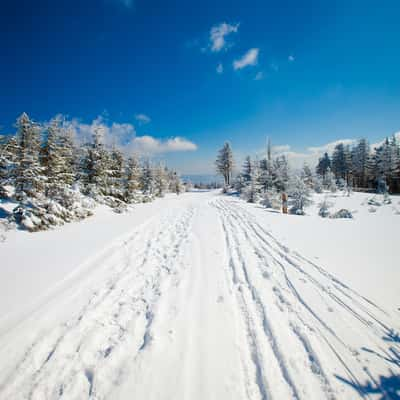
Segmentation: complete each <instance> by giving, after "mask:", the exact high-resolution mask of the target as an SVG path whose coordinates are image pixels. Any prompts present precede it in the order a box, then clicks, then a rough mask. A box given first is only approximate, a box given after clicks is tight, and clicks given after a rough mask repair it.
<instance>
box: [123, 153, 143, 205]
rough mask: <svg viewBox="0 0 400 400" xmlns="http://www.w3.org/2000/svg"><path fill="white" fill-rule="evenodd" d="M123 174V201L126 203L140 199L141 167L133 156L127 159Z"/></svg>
mask: <svg viewBox="0 0 400 400" xmlns="http://www.w3.org/2000/svg"><path fill="white" fill-rule="evenodd" d="M125 175H126V179H125V194H124V198H125V201H126V202H128V203H132V202H136V201H138V200H139V199H140V194H139V192H140V180H141V168H140V164H139V161H138V159H137V158H136V157H135V156H133V157H130V158H129V159H128V162H127V164H126V171H125Z"/></svg>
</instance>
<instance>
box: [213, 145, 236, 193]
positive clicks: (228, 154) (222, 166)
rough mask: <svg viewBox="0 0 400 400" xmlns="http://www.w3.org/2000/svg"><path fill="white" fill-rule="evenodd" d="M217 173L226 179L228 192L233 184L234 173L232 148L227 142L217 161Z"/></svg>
mask: <svg viewBox="0 0 400 400" xmlns="http://www.w3.org/2000/svg"><path fill="white" fill-rule="evenodd" d="M215 165H216V168H217V172H218V173H219V174H221V175H222V177H223V178H224V183H225V187H224V190H226V189H227V188H228V187H229V186H230V184H231V178H232V172H233V166H234V161H233V153H232V149H231V146H230V144H229V143H228V142H225V144H224V146H223V147H222V149H221V150H219V152H218V156H217V159H216V161H215Z"/></svg>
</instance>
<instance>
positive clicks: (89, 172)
mask: <svg viewBox="0 0 400 400" xmlns="http://www.w3.org/2000/svg"><path fill="white" fill-rule="evenodd" d="M103 136H104V132H103V128H102V127H101V126H96V127H95V128H94V130H93V137H92V143H90V144H89V146H88V148H87V152H86V156H85V159H84V166H83V175H84V177H85V186H86V193H88V194H91V195H94V196H96V195H99V194H107V192H108V190H107V189H108V187H107V184H108V175H109V170H108V167H109V155H108V152H107V150H106V149H105V147H104V144H103Z"/></svg>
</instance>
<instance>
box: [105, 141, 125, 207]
mask: <svg viewBox="0 0 400 400" xmlns="http://www.w3.org/2000/svg"><path fill="white" fill-rule="evenodd" d="M108 164H109V166H108V168H107V175H108V183H107V191H108V193H109V195H110V196H112V197H115V198H116V199H119V200H123V199H124V175H125V160H124V156H123V154H122V152H121V151H120V150H119V149H117V148H116V147H115V146H113V148H112V150H111V153H110V155H109V162H108Z"/></svg>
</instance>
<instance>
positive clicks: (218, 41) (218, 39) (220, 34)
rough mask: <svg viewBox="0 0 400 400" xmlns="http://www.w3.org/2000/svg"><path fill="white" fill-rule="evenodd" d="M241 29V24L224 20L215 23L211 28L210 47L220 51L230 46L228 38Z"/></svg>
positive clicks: (213, 50) (216, 51) (212, 49)
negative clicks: (233, 23) (228, 22)
mask: <svg viewBox="0 0 400 400" xmlns="http://www.w3.org/2000/svg"><path fill="white" fill-rule="evenodd" d="M238 29H239V24H236V25H231V24H227V23H226V22H223V23H221V24H218V25H214V26H213V27H212V28H211V30H210V48H211V51H212V52H214V53H218V52H220V51H221V50H224V49H226V48H227V47H228V43H227V41H226V38H227V36H228V35H230V34H232V33H236V32H237V31H238Z"/></svg>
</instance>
